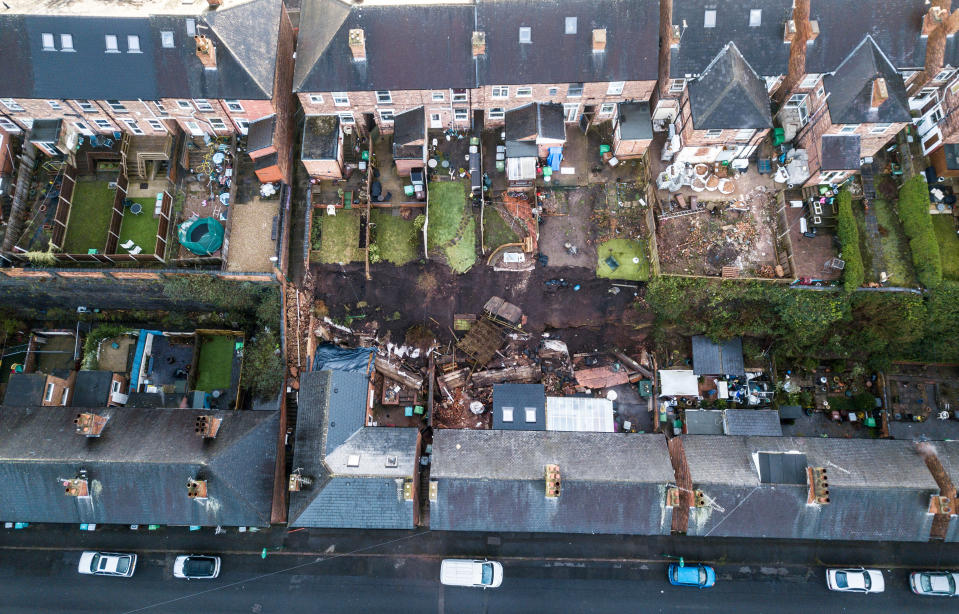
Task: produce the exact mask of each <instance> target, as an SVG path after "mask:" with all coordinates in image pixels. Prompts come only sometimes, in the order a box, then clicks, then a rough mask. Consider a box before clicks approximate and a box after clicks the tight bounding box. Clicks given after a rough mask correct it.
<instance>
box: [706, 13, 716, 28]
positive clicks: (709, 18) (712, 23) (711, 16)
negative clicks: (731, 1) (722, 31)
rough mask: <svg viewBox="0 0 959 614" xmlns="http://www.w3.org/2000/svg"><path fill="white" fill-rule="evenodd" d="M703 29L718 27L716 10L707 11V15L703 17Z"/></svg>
mask: <svg viewBox="0 0 959 614" xmlns="http://www.w3.org/2000/svg"><path fill="white" fill-rule="evenodd" d="M703 27H704V28H715V27H716V9H706V14H705V16H704V17H703Z"/></svg>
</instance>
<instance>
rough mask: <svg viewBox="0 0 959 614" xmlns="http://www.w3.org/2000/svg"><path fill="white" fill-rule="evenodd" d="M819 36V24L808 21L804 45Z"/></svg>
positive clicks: (813, 20) (814, 21)
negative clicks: (807, 32) (807, 33)
mask: <svg viewBox="0 0 959 614" xmlns="http://www.w3.org/2000/svg"><path fill="white" fill-rule="evenodd" d="M818 36H819V22H818V21H816V20H815V19H812V20H810V22H809V38H807V39H806V43H807V44H808V43H811V42H813V41H814V40H816V38H817V37H818Z"/></svg>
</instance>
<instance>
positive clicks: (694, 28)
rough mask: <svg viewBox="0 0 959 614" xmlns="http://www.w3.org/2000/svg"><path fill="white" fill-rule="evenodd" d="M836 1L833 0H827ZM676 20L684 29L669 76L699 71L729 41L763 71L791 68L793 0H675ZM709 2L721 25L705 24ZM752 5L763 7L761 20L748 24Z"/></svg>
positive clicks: (768, 74) (672, 52)
mask: <svg viewBox="0 0 959 614" xmlns="http://www.w3.org/2000/svg"><path fill="white" fill-rule="evenodd" d="M827 1H831V0H827ZM672 4H673V21H672V23H673V24H675V25H678V26H679V27H680V30H682V25H683V20H686V26H687V27H686V31H685V32H683V34H682V38H681V39H680V42H679V46H678V47H674V48H672V49H671V50H670V62H669V76H670V77H671V78H673V79H682V78H684V77H685V76H686V75H687V74H689V75H698V74H702V73H703V72H705V70H706V66H707V65H708V64H709V63H710V61H711V60H712V59H713V58H714V57H715V56H716V54H717V53H719V52H720V51H721V50H722V48H723V47H724V46H725V45H726V44H727V43H729V42H733V43H735V44H736V47H738V48H739V49H740V50H741V51H742V53H743V55H744V56H745V57H746V59H747V61H748V62H749V64H750V65H751V66H752V67H753V68H754V69H755V70H756V72H758V73H759V74H760V75H762V76H764V77H772V76H776V75H783V74H786V72H787V68H788V63H789V44H788V43H783V27H784V24H785V23H786V21H788V20H789V19H791V18H792V0H752V1H751V2H746V3H744V2H740V1H739V0H672ZM707 8H714V9H716V26H715V27H713V28H706V27H704V21H705V14H706V9H707ZM751 9H762V21H761V24H760V25H759V26H756V27H751V26H750V25H749V12H750V10H751Z"/></svg>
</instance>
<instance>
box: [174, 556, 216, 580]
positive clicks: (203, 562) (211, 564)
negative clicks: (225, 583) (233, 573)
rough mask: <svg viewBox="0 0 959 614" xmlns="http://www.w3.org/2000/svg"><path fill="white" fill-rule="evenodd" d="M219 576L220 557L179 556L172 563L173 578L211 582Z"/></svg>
mask: <svg viewBox="0 0 959 614" xmlns="http://www.w3.org/2000/svg"><path fill="white" fill-rule="evenodd" d="M218 575H220V557H218V556H212V555H209V554H181V555H179V556H177V557H176V560H175V561H173V577H174V578H185V579H187V580H212V579H213V578H215V577H217V576H218Z"/></svg>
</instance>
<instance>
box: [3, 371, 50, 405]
mask: <svg viewBox="0 0 959 614" xmlns="http://www.w3.org/2000/svg"><path fill="white" fill-rule="evenodd" d="M46 383H47V376H46V375H45V374H43V373H11V374H10V379H8V380H7V390H6V392H5V393H4V395H3V404H4V405H11V406H14V407H34V406H36V405H40V404H41V403H42V402H43V388H44V386H45V385H46Z"/></svg>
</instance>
